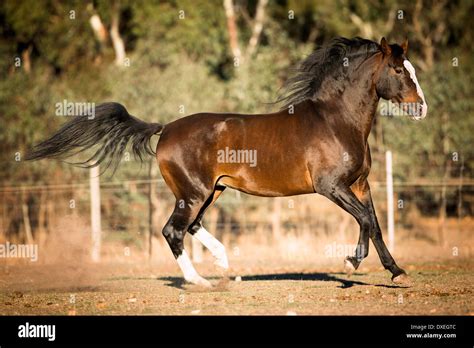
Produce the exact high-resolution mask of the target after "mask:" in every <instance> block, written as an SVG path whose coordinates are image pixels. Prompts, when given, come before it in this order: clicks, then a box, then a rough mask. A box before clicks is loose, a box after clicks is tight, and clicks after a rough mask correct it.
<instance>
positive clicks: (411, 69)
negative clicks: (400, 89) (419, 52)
mask: <svg viewBox="0 0 474 348" xmlns="http://www.w3.org/2000/svg"><path fill="white" fill-rule="evenodd" d="M403 66H404V67H405V69H407V70H408V72H409V73H410V78H411V79H412V81H413V82H414V83H415V86H416V93H418V96H419V97H420V98H421V100H423V105H422V109H421V116H416V117H415V118H416V119H422V118H425V116H426V113H427V112H428V104H426V100H425V95H424V94H423V90H422V89H421V87H420V84H419V83H418V79H417V78H416V74H415V67H414V66H413V65H411V63H410V62H409V61H408V60H406V59H405V60H404V61H403Z"/></svg>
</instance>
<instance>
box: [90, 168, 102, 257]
mask: <svg viewBox="0 0 474 348" xmlns="http://www.w3.org/2000/svg"><path fill="white" fill-rule="evenodd" d="M99 174H100V169H99V166H96V167H92V168H91V169H90V171H89V180H90V192H91V230H92V253H91V256H92V261H93V262H99V261H100V246H101V226H100V182H99Z"/></svg>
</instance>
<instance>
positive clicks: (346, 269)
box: [344, 259, 356, 277]
mask: <svg viewBox="0 0 474 348" xmlns="http://www.w3.org/2000/svg"><path fill="white" fill-rule="evenodd" d="M355 270H356V269H355V267H354V265H353V264H352V262H351V261H350V260H349V259H345V260H344V272H346V274H347V275H348V276H349V277H350V276H351V275H352V273H354V272H355Z"/></svg>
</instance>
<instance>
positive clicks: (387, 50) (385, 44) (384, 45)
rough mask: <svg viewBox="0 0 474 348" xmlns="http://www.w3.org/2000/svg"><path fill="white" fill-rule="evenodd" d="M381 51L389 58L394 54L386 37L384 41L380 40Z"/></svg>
mask: <svg viewBox="0 0 474 348" xmlns="http://www.w3.org/2000/svg"><path fill="white" fill-rule="evenodd" d="M380 49H381V50H382V53H383V54H384V55H387V56H388V55H389V54H390V53H392V49H391V48H390V46H389V45H388V42H387V40H386V39H385V38H384V37H383V38H382V40H380Z"/></svg>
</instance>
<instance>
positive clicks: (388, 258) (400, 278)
mask: <svg viewBox="0 0 474 348" xmlns="http://www.w3.org/2000/svg"><path fill="white" fill-rule="evenodd" d="M363 187H364V188H365V190H364V191H363V192H361V193H362V197H361V200H362V203H363V204H364V206H365V207H366V209H367V210H368V212H369V214H370V219H371V222H372V228H371V230H370V234H369V235H370V239H371V240H372V243H374V246H375V249H376V250H377V254H378V255H379V258H380V262H382V265H383V266H384V267H385V269H388V270H389V271H390V272H391V273H392V281H393V282H394V283H397V284H403V285H410V283H411V282H410V279H409V278H408V276H407V274H406V272H405V271H404V270H403V269H401V268H400V267H398V266H397V264H396V263H395V260H394V259H393V257H392V255H391V254H390V252H389V251H388V248H387V246H386V245H385V242H384V240H383V238H382V231H381V229H380V226H379V222H378V220H377V215H376V214H375V208H374V204H373V201H372V195H371V193H370V188H369V184H368V183H367V181H366V182H365V184H364V185H363Z"/></svg>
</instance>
